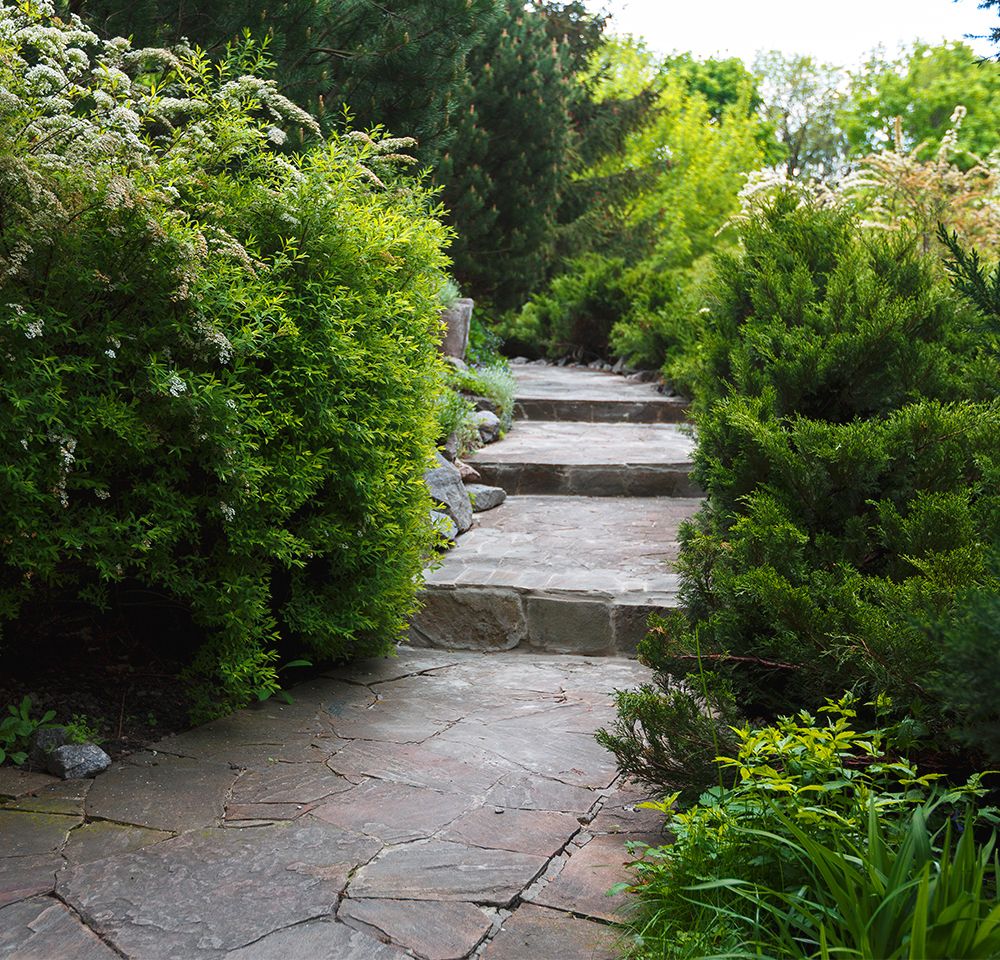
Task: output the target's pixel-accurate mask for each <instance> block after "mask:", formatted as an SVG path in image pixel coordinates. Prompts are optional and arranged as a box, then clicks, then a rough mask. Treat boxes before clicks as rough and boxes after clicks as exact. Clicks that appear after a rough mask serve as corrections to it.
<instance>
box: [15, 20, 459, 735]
mask: <svg viewBox="0 0 1000 960" xmlns="http://www.w3.org/2000/svg"><path fill="white" fill-rule="evenodd" d="M266 66H267V65H266V63H265V62H264V61H263V58H262V57H261V55H260V52H259V51H255V50H254V49H253V47H252V46H242V47H240V48H238V49H231V50H230V51H229V53H228V56H227V57H226V58H225V59H224V60H223V62H221V63H219V64H212V63H210V62H209V61H208V60H207V59H206V58H205V57H204V56H203V55H202V54H200V53H197V52H195V53H192V52H191V51H184V50H177V51H164V50H147V49H140V50H136V49H132V48H131V47H130V45H129V43H128V42H127V41H125V40H121V39H114V40H110V41H106V42H105V41H102V40H100V39H99V38H98V37H97V36H96V35H94V34H93V33H91V32H90V31H88V30H87V29H85V28H84V27H83V25H82V24H81V23H80V22H79V21H78V20H76V19H73V18H71V19H70V20H68V21H61V20H59V19H57V18H55V17H53V16H52V11H51V7H49V6H48V5H47V4H44V3H29V2H24V3H20V4H18V5H11V4H9V3H2V4H0V91H3V92H2V94H0V291H2V292H0V357H2V366H3V376H2V378H0V463H2V466H0V502H2V503H3V505H4V509H3V511H2V513H0V545H2V550H0V624H4V625H5V629H4V634H3V639H2V642H3V644H4V645H5V646H7V647H8V648H10V646H11V645H17V644H21V643H27V642H29V634H28V633H26V632H25V631H24V630H22V629H21V628H20V625H19V621H18V617H19V614H21V613H22V612H23V609H24V607H25V605H26V604H28V603H32V604H39V603H46V604H47V603H58V602H61V601H67V600H68V601H75V602H78V601H83V602H84V603H86V604H89V605H91V606H95V607H104V606H107V605H109V604H112V603H113V602H114V600H115V598H116V596H118V594H119V592H120V591H121V590H122V589H125V588H127V587H130V586H138V587H142V588H143V589H145V590H148V591H150V592H153V593H155V594H157V595H159V596H161V597H166V598H167V599H168V600H169V601H170V602H172V603H174V604H177V605H180V606H182V607H185V608H187V609H188V610H189V611H190V613H191V615H192V616H193V618H194V621H195V622H196V623H197V624H198V625H199V627H200V628H201V630H202V631H203V633H204V638H205V639H204V644H203V646H202V648H201V650H200V653H199V654H198V656H197V659H196V662H195V664H194V665H193V668H192V669H193V675H194V676H195V677H197V678H198V681H199V683H200V684H201V686H202V689H203V691H206V692H207V693H208V698H206V699H203V700H202V701H201V706H200V713H201V715H203V716H204V715H208V714H211V713H214V712H220V711H222V710H225V709H228V708H232V707H234V706H237V705H239V704H241V703H243V702H245V701H246V700H247V699H248V698H249V697H252V696H254V695H257V696H261V697H263V696H267V695H268V694H269V693H270V692H272V691H273V690H274V689H275V688H276V685H277V679H276V676H277V675H276V670H275V660H276V657H277V654H276V653H275V643H276V639H277V637H278V636H279V635H281V636H284V637H287V638H291V640H292V641H293V642H295V643H296V645H298V646H301V647H305V648H310V649H311V650H312V651H314V652H315V654H316V655H318V656H320V657H323V658H333V657H342V656H349V655H356V654H364V653H374V652H382V651H385V650H386V649H387V647H388V646H389V644H390V643H391V641H392V640H393V639H394V638H395V637H396V636H397V635H398V634H399V632H400V630H401V627H402V624H403V622H404V618H405V617H406V615H407V614H408V612H409V611H410V609H411V607H412V605H413V601H414V594H415V590H416V586H417V583H418V581H419V575H420V570H421V568H422V557H423V555H424V554H425V552H426V551H427V550H428V549H429V547H430V544H431V543H432V542H433V539H434V534H433V532H432V531H431V530H430V529H429V522H428V511H429V507H430V503H429V499H428V496H427V493H426V491H425V489H424V486H423V484H422V479H421V478H422V472H423V470H424V469H425V468H426V466H427V465H428V462H429V459H430V456H431V453H432V451H433V441H434V439H435V432H436V426H435V405H436V397H437V395H438V392H439V390H440V384H441V380H442V372H441V363H440V360H439V358H438V356H437V347H436V341H437V339H438V337H439V320H438V302H437V294H438V291H439V290H440V288H441V285H442V282H443V274H442V267H443V265H444V263H445V259H444V256H443V253H442V246H443V244H444V243H445V241H446V239H447V238H446V231H445V230H444V228H443V227H442V226H441V225H440V223H439V222H438V221H437V219H436V218H435V216H434V214H435V212H436V211H435V210H434V209H433V206H432V202H431V199H430V197H429V195H428V193H427V192H426V191H425V190H424V189H423V188H422V187H421V186H420V185H419V183H417V182H414V181H411V180H404V179H400V178H396V177H395V175H394V173H393V161H392V160H391V159H390V158H391V156H392V155H394V154H398V153H399V151H400V150H401V149H405V147H406V144H405V143H403V142H400V141H391V140H382V141H381V142H374V141H373V140H372V139H371V138H369V137H367V136H365V135H360V134H358V135H353V136H345V137H343V138H337V137H334V138H333V139H331V140H330V141H329V142H326V143H323V142H316V143H315V146H313V147H311V148H310V149H307V150H305V151H303V152H302V153H300V154H297V155H296V156H295V157H294V158H293V157H291V156H289V155H288V154H286V153H285V152H283V151H282V150H281V144H282V143H283V142H284V141H285V139H286V136H287V135H288V133H289V132H290V133H292V134H293V135H296V134H298V133H303V134H304V135H305V136H306V137H308V135H309V134H310V132H312V131H314V130H315V129H316V127H315V123H314V121H313V120H312V119H311V118H310V117H309V116H308V115H306V114H305V113H303V112H302V111H301V110H299V109H298V108H296V107H294V106H293V105H292V104H291V103H290V102H289V101H287V100H285V99H284V98H283V97H281V96H280V95H279V94H278V93H277V91H276V90H275V88H274V86H273V84H271V83H270V82H268V81H267V80H265V79H262V78H261V73H262V71H264V70H265V69H266ZM31 642H33V641H31Z"/></svg>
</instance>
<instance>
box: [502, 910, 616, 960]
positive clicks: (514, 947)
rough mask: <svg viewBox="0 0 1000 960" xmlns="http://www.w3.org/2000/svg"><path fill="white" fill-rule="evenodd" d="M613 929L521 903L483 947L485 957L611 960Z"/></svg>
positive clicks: (509, 959) (614, 952)
mask: <svg viewBox="0 0 1000 960" xmlns="http://www.w3.org/2000/svg"><path fill="white" fill-rule="evenodd" d="M618 955H619V953H618V951H617V950H616V949H615V931H614V929H613V928H612V927H608V926H607V925H605V924H602V923H594V922H593V921H592V920H582V919H578V918H577V917H573V916H570V915H569V914H566V913H561V912H560V911H558V910H548V909H545V908H544V907H534V906H532V905H531V904H525V905H524V906H522V907H521V909H520V910H518V911H517V913H515V914H514V916H513V917H511V919H510V920H509V921H508V922H507V923H506V924H504V928H503V930H501V931H500V933H499V934H498V935H497V936H496V938H495V939H494V940H493V941H492V942H491V943H490V945H489V946H488V947H487V948H486V953H485V955H484V958H485V960H542V958H543V957H547V958H551V960H557V958H558V960H615V958H616V957H618Z"/></svg>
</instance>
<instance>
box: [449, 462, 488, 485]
mask: <svg viewBox="0 0 1000 960" xmlns="http://www.w3.org/2000/svg"><path fill="white" fill-rule="evenodd" d="M455 466H456V467H458V472H459V474H460V476H461V477H462V483H466V484H468V483H478V482H479V481H480V480H482V479H483V478H482V476H480V473H479V471H478V470H477V469H476V468H475V467H472V466H469V464H467V463H466V462H465V461H464V460H456V461H455Z"/></svg>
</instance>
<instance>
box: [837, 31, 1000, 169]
mask: <svg viewBox="0 0 1000 960" xmlns="http://www.w3.org/2000/svg"><path fill="white" fill-rule="evenodd" d="M851 81H852V82H851V97H850V100H849V101H848V102H847V103H845V104H844V109H843V111H842V113H841V117H840V122H841V124H842V125H843V127H844V130H845V131H846V133H847V136H848V140H849V142H850V146H851V148H852V150H854V151H855V152H858V153H868V152H871V151H872V150H877V149H879V148H880V147H881V146H883V145H884V144H886V143H891V142H892V139H893V127H894V123H895V118H896V117H901V118H902V128H903V134H904V138H905V140H904V146H905V147H906V148H907V149H908V150H909V149H912V148H913V147H916V146H919V145H921V144H923V147H922V149H921V151H920V152H921V156H922V157H924V158H928V157H931V156H933V155H934V154H935V153H936V152H937V150H938V149H939V148H940V146H941V141H942V139H943V138H944V137H945V135H946V134H947V133H948V131H949V130H950V129H951V127H952V124H953V120H952V116H953V114H954V113H955V108H956V107H957V106H963V107H965V116H964V119H963V121H962V144H963V146H964V147H965V148H966V149H967V150H968V151H970V152H971V153H974V154H977V155H979V156H983V157H985V156H986V155H987V154H989V153H990V152H991V151H992V150H995V149H996V148H997V147H998V146H1000V130H998V129H997V110H998V108H1000V63H996V62H995V61H989V60H987V61H983V60H982V59H981V58H979V57H977V56H976V54H975V51H973V50H972V48H971V47H969V46H968V45H967V44H964V43H960V42H952V43H942V44H939V45H937V46H931V45H929V44H925V43H918V44H915V45H914V46H913V47H912V48H911V49H910V50H907V51H905V52H904V53H903V55H902V56H900V57H898V58H897V59H895V60H886V59H885V58H884V57H882V56H880V55H876V56H873V57H872V58H871V59H869V61H868V62H867V63H866V64H865V65H864V66H863V67H862V68H861V69H860V70H859V71H858V72H857V73H855V74H854V75H853V76H852V78H851Z"/></svg>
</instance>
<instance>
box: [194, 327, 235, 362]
mask: <svg viewBox="0 0 1000 960" xmlns="http://www.w3.org/2000/svg"><path fill="white" fill-rule="evenodd" d="M195 330H197V331H198V333H199V335H200V336H201V341H202V345H203V346H205V347H207V348H209V349H210V350H211V351H212V352H213V353H214V354H215V355H216V356H217V357H218V359H219V363H222V364H225V363H229V361H230V360H232V359H233V345H232V343H230V342H229V338H228V337H227V336H226V335H225V334H224V333H223V332H222V331H221V330H220V329H219V328H218V327H215V326H213V325H212V324H211V323H209V322H208V321H207V320H204V319H202V320H198V321H197V322H196V323H195Z"/></svg>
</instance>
